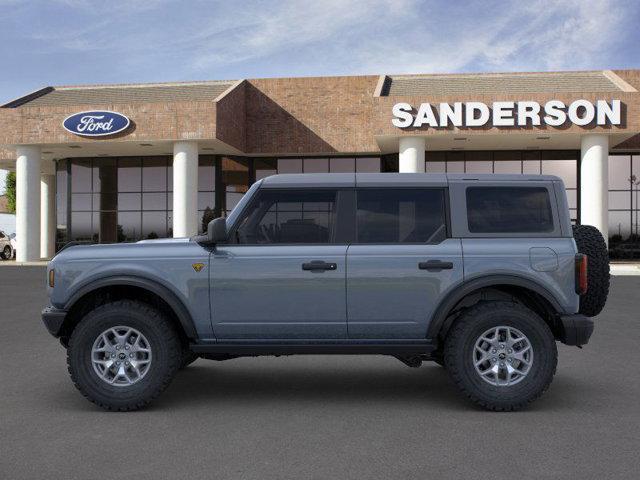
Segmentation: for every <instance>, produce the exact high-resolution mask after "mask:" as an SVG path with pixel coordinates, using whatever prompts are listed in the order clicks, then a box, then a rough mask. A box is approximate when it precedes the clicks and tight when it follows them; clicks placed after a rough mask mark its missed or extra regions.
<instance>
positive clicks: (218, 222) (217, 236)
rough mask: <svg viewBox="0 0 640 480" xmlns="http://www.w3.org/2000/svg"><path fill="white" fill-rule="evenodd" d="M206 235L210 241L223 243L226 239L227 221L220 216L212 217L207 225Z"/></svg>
mask: <svg viewBox="0 0 640 480" xmlns="http://www.w3.org/2000/svg"><path fill="white" fill-rule="evenodd" d="M207 236H208V237H209V242H210V243H223V242H225V241H226V240H227V221H226V220H225V219H224V218H222V217H220V218H214V219H213V220H211V221H210V222H209V225H207Z"/></svg>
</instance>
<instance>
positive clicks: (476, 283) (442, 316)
mask: <svg viewBox="0 0 640 480" xmlns="http://www.w3.org/2000/svg"><path fill="white" fill-rule="evenodd" d="M498 285H508V286H513V287H521V288H526V289H528V290H531V291H532V292H535V293H537V294H538V295H540V296H541V297H543V298H544V299H545V300H547V301H548V302H549V304H550V305H551V306H552V307H553V309H554V310H555V311H556V312H557V313H560V312H562V311H563V309H562V306H561V305H560V302H558V300H557V299H556V298H555V297H554V295H553V294H552V293H551V292H550V291H549V290H548V289H546V288H545V287H543V286H542V285H540V284H539V283H537V282H535V281H534V280H530V279H528V278H524V277H519V276H517V275H488V276H485V277H479V278H474V279H473V280H470V281H468V282H464V283H462V284H460V285H458V287H456V288H454V289H453V290H452V291H450V292H449V293H448V294H447V296H446V297H445V298H444V299H443V300H442V301H441V302H440V303H439V304H438V307H437V308H436V310H435V313H434V314H433V317H432V320H431V322H430V323H429V328H428V329H427V338H430V339H436V338H437V337H438V335H439V333H440V331H441V329H442V327H443V326H444V324H445V322H446V320H447V316H448V315H449V313H450V312H451V310H452V309H453V307H455V306H456V304H457V303H458V302H459V301H460V300H462V299H463V298H464V297H466V296H467V295H469V294H471V293H473V292H475V291H476V290H480V289H482V288H488V287H493V286H498Z"/></svg>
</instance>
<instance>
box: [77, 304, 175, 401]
mask: <svg viewBox="0 0 640 480" xmlns="http://www.w3.org/2000/svg"><path fill="white" fill-rule="evenodd" d="M182 351H183V350H182V346H181V344H180V339H179V337H178V334H177V332H176V331H175V329H174V328H173V325H172V324H171V322H170V321H169V320H168V319H167V318H166V317H165V316H164V315H163V314H162V313H161V312H159V311H157V310H155V309H154V308H152V307H151V306H149V305H147V304H145V303H142V302H136V301H131V300H120V301H115V302H112V303H107V304H104V305H101V306H99V307H97V308H95V309H94V310H92V311H90V312H89V313H88V314H87V315H86V316H85V317H84V318H83V319H82V320H81V321H80V323H79V324H78V326H77V327H76V328H75V329H74V331H73V333H72V334H71V338H70V340H69V348H68V350H67V365H68V368H69V373H70V374H71V379H72V380H73V383H74V384H75V386H76V387H77V388H78V389H79V390H80V392H82V394H83V395H84V396H85V397H87V398H88V399H89V400H91V401H92V402H93V403H95V404H96V405H98V406H100V407H102V408H104V409H106V410H119V411H127V410H137V409H139V408H142V407H144V406H146V405H147V404H149V403H150V402H151V401H152V400H153V399H155V398H156V397H157V396H158V395H160V393H162V391H163V390H164V389H165V388H166V387H167V386H168V385H169V383H170V382H171V380H172V379H173V377H174V375H175V373H176V371H177V370H178V368H179V367H180V364H181V360H182Z"/></svg>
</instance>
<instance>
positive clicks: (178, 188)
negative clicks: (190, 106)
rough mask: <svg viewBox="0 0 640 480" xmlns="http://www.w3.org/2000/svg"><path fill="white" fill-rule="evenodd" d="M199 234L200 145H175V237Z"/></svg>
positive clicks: (193, 143)
mask: <svg viewBox="0 0 640 480" xmlns="http://www.w3.org/2000/svg"><path fill="white" fill-rule="evenodd" d="M197 233H198V143H197V142H176V143H174V144H173V236H174V238H180V237H190V236H193V235H196V234H197Z"/></svg>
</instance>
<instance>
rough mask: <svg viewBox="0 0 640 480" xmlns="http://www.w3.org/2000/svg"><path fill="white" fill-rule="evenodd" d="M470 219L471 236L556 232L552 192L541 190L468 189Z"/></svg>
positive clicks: (512, 188)
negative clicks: (475, 234) (479, 234)
mask: <svg viewBox="0 0 640 480" xmlns="http://www.w3.org/2000/svg"><path fill="white" fill-rule="evenodd" d="M467 216H468V222H469V231H470V232H472V233H532V232H551V231H553V216H552V213H551V203H550V201H549V192H548V191H547V189H546V188H542V187H471V188H467Z"/></svg>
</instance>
